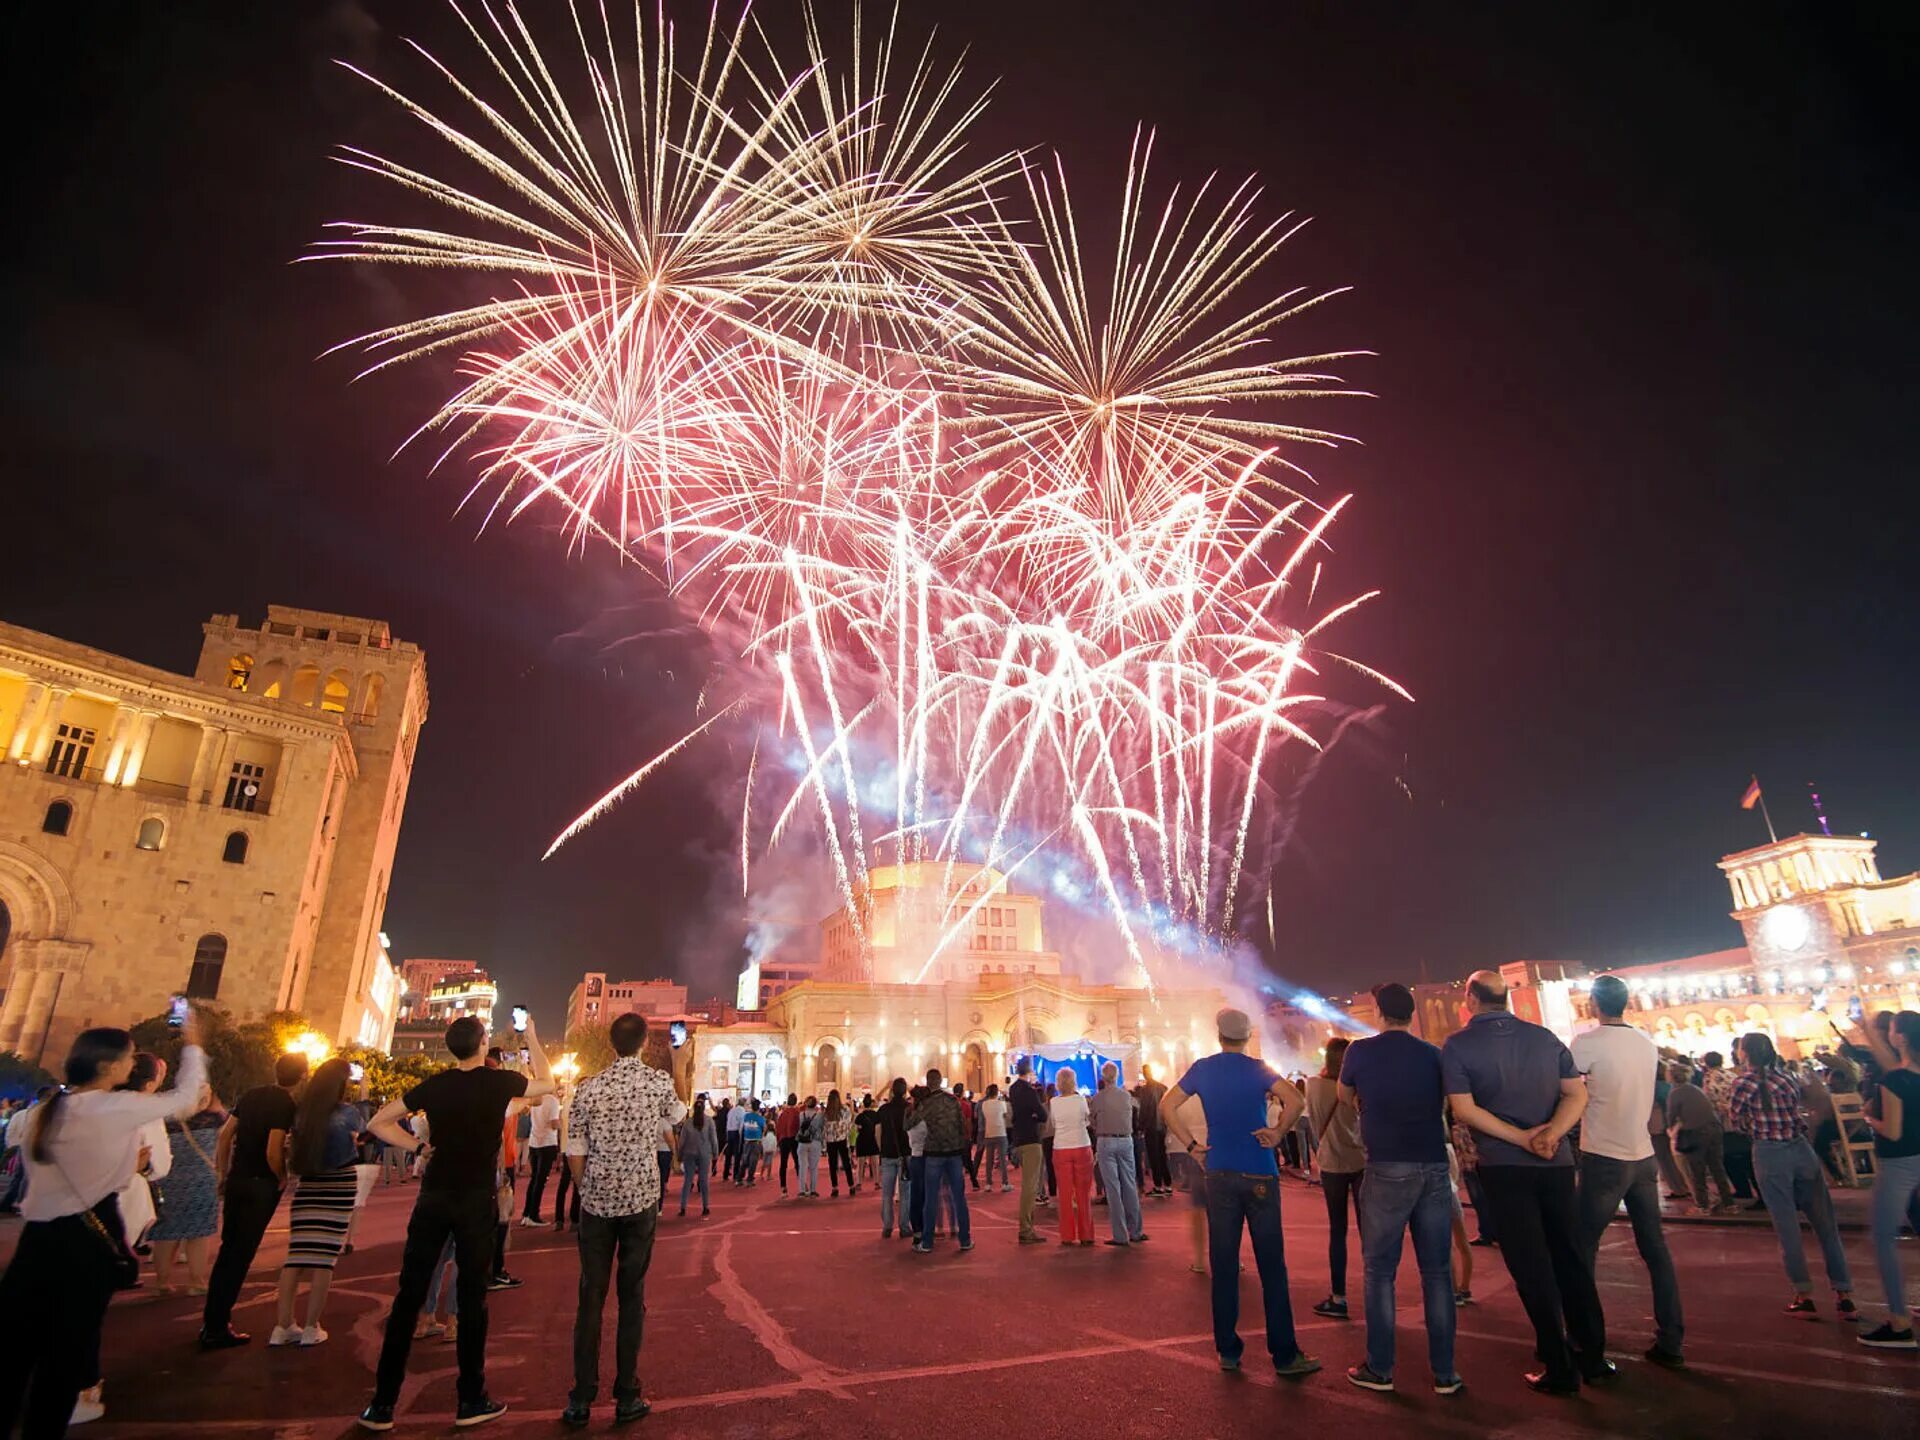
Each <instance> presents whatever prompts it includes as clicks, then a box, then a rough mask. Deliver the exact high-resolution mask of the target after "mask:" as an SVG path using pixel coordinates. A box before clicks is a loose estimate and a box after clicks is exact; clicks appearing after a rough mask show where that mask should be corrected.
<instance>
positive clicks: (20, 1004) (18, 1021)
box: [0, 945, 39, 1052]
mask: <svg viewBox="0 0 1920 1440" xmlns="http://www.w3.org/2000/svg"><path fill="white" fill-rule="evenodd" d="M25 949H26V947H25V946H24V945H22V946H18V947H16V950H17V951H24V950H25ZM38 973H39V972H38V971H35V970H29V969H28V968H27V957H26V955H25V954H24V953H16V954H15V955H14V957H13V978H12V980H11V981H9V982H8V984H7V999H6V1003H5V1004H4V1005H0V1052H5V1051H8V1050H18V1049H19V1048H20V1031H21V1029H22V1028H23V1027H24V1026H25V1024H26V1019H27V1001H28V1000H29V999H30V998H31V997H32V995H33V982H34V979H35V978H36V976H37V975H38Z"/></svg>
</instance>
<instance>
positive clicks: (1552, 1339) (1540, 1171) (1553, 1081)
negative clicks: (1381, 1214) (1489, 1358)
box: [1440, 970, 1619, 1395]
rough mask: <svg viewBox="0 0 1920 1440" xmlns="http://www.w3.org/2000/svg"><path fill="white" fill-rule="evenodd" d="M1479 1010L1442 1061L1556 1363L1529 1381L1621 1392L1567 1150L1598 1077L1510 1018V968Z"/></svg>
mask: <svg viewBox="0 0 1920 1440" xmlns="http://www.w3.org/2000/svg"><path fill="white" fill-rule="evenodd" d="M1467 1013H1468V1015H1469V1016H1470V1018H1469V1020H1468V1021H1467V1027H1466V1028H1465V1029H1464V1030H1459V1031H1456V1032H1455V1033H1454V1034H1452V1035H1450V1036H1448V1037H1447V1043H1446V1045H1445V1046H1444V1047H1442V1049H1441V1051H1440V1059H1441V1064H1442V1066H1443V1068H1444V1071H1445V1078H1446V1087H1447V1100H1448V1103H1449V1104H1451V1105H1452V1106H1453V1113H1454V1118H1456V1119H1457V1120H1459V1121H1460V1122H1461V1123H1462V1124H1463V1125H1466V1126H1467V1127H1469V1128H1470V1129H1472V1130H1473V1131H1474V1132H1475V1134H1476V1135H1477V1136H1478V1139H1477V1141H1476V1148H1477V1149H1478V1151H1479V1155H1480V1184H1481V1187H1482V1188H1483V1189H1484V1190H1485V1192H1486V1197H1487V1205H1488V1207H1489V1208H1490V1209H1491V1210H1492V1212H1493V1225H1494V1234H1496V1235H1498V1236H1499V1237H1500V1258H1501V1259H1503V1260H1505V1261H1506V1262H1507V1273H1508V1274H1509V1275H1511V1276H1512V1277H1513V1288H1514V1289H1515V1290H1516V1291H1518V1292H1519V1294H1520V1303H1521V1304H1522V1305H1524V1306H1525V1307H1526V1310H1527V1318H1528V1319H1529V1320H1531V1321H1532V1322H1533V1334H1534V1340H1535V1342H1536V1349H1537V1350H1538V1351H1539V1355H1540V1358H1541V1360H1542V1361H1543V1362H1544V1363H1545V1365H1546V1368H1545V1369H1544V1370H1541V1371H1538V1372H1536V1373H1534V1374H1530V1375H1528V1376H1527V1384H1528V1385H1530V1386H1532V1387H1533V1388H1534V1389H1535V1390H1537V1391H1539V1392H1540V1393H1541V1394H1543V1395H1573V1394H1577V1393H1578V1392H1579V1389H1580V1382H1581V1381H1582V1380H1585V1381H1586V1382H1587V1383H1588V1384H1590V1385H1604V1384H1609V1383H1611V1382H1612V1381H1614V1380H1616V1379H1618V1378H1619V1371H1618V1370H1616V1369H1615V1368H1614V1364H1613V1362H1612V1361H1611V1360H1609V1359H1607V1322H1606V1316H1605V1315H1604V1314H1603V1313H1602V1311H1601V1309H1600V1293H1599V1291H1598V1290H1596V1289H1595V1288H1594V1284H1593V1265H1592V1259H1591V1257H1590V1255H1589V1254H1588V1252H1587V1248H1586V1245H1585V1244H1584V1243H1583V1237H1582V1234H1581V1226H1580V1214H1579V1208H1578V1205H1577V1203H1576V1201H1575V1197H1574V1183H1573V1155H1572V1153H1571V1151H1570V1149H1569V1148H1568V1145H1567V1132H1568V1131H1569V1130H1571V1129H1573V1127H1574V1126H1575V1125H1577V1124H1578V1123H1579V1121H1580V1116H1581V1114H1582V1112H1584V1111H1585V1110H1586V1108H1587V1085H1586V1081H1584V1080H1583V1079H1581V1078H1580V1072H1579V1070H1578V1069H1576V1068H1575V1066H1574V1063H1573V1054H1572V1052H1571V1051H1569V1050H1568V1049H1567V1047H1566V1046H1565V1045H1563V1044H1562V1043H1561V1042H1560V1037H1559V1036H1557V1035H1555V1034H1554V1033H1553V1032H1552V1031H1551V1030H1548V1029H1546V1028H1545V1027H1544V1026H1540V1025H1533V1024H1530V1023H1528V1022H1527V1021H1525V1020H1522V1019H1520V1018H1519V1017H1517V1016H1515V1015H1512V1014H1510V1013H1509V1012H1508V1010H1507V983H1506V981H1505V980H1503V979H1501V977H1500V972H1499V971H1497V970H1476V971H1475V972H1474V973H1473V974H1472V975H1471V976H1469V977H1468V979H1467ZM1563 1317H1564V1324H1563V1323H1562V1321H1563ZM1569 1339H1571V1342H1572V1343H1571V1344H1569V1343H1568V1342H1569Z"/></svg>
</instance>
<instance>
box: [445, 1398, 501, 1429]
mask: <svg viewBox="0 0 1920 1440" xmlns="http://www.w3.org/2000/svg"><path fill="white" fill-rule="evenodd" d="M506 1413H507V1407H506V1406H505V1405H503V1404H502V1403H501V1402H500V1401H498V1400H495V1399H494V1398H493V1397H492V1396H490V1395H482V1396H481V1397H480V1398H479V1399H478V1400H475V1401H473V1402H471V1403H469V1402H467V1401H465V1400H463V1401H461V1402H460V1408H459V1409H458V1410H456V1411H454V1414H453V1423H454V1424H455V1425H457V1426H460V1427H462V1428H464V1427H466V1426H469V1425H484V1424H486V1423H487V1422H488V1421H489V1420H498V1419H499V1418H500V1417H501V1416H502V1415H504V1414H506Z"/></svg>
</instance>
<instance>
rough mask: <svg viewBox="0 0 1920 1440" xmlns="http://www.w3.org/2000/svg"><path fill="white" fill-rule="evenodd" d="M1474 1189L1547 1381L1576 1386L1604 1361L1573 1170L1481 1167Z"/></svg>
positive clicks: (1601, 1321)
mask: <svg viewBox="0 0 1920 1440" xmlns="http://www.w3.org/2000/svg"><path fill="white" fill-rule="evenodd" d="M1480 1185H1481V1188H1482V1189H1483V1190H1485V1192H1486V1197H1487V1205H1488V1207H1489V1208H1490V1209H1491V1210H1492V1212H1493V1223H1494V1226H1495V1233H1496V1234H1497V1235H1498V1236H1499V1237H1500V1258H1501V1259H1503V1260H1505V1261H1506V1262H1507V1273H1508V1274H1509V1275H1511V1276H1512V1277H1513V1288H1514V1289H1515V1290H1517V1291H1518V1292H1519V1294H1520V1303H1521V1304H1522V1305H1523V1306H1525V1307H1526V1311H1527V1319H1529V1320H1531V1321H1532V1322H1533V1338H1534V1342H1535V1345H1536V1348H1537V1349H1538V1350H1539V1352H1540V1358H1541V1360H1542V1361H1543V1363H1545V1365H1546V1367H1547V1374H1548V1375H1549V1376H1551V1377H1552V1378H1553V1381H1554V1383H1556V1384H1562V1385H1570V1384H1576V1383H1578V1380H1579V1376H1580V1370H1581V1367H1582V1366H1584V1367H1586V1368H1587V1369H1589V1370H1591V1369H1593V1368H1594V1367H1595V1366H1597V1365H1598V1364H1599V1362H1600V1361H1601V1360H1603V1359H1604V1358H1606V1352H1607V1322H1606V1316H1605V1315H1604V1314H1603V1313H1602V1311H1601V1309H1600V1292H1599V1291H1598V1290H1596V1289H1595V1288H1594V1284H1593V1265H1592V1263H1591V1260H1590V1259H1589V1257H1588V1254H1587V1248H1586V1246H1585V1244H1584V1243H1583V1242H1582V1238H1581V1233H1580V1212H1579V1206H1578V1203H1577V1201H1576V1199H1575V1196H1574V1184H1573V1167H1572V1166H1571V1165H1539V1166H1533V1165H1487V1164H1482V1165H1481V1166H1480ZM1569 1340H1571V1342H1572V1343H1571V1345H1570V1344H1569V1343H1568V1342H1569ZM1576 1351H1577V1352H1578V1359H1576V1358H1575V1352H1576Z"/></svg>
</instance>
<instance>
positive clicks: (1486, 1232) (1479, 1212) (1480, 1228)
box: [1460, 1165, 1500, 1240]
mask: <svg viewBox="0 0 1920 1440" xmlns="http://www.w3.org/2000/svg"><path fill="white" fill-rule="evenodd" d="M1460 1178H1461V1179H1462V1180H1464V1181H1466V1184H1467V1199H1468V1200H1469V1201H1470V1202H1472V1205H1473V1224H1474V1229H1475V1232H1476V1236H1477V1238H1479V1239H1481V1240H1498V1239H1499V1238H1500V1237H1499V1236H1498V1235H1496V1234H1494V1233H1493V1216H1492V1215H1490V1214H1488V1213H1487V1187H1486V1186H1484V1185H1482V1184H1481V1183H1480V1172H1479V1171H1478V1170H1477V1169H1469V1168H1467V1167H1466V1166H1464V1165H1463V1166H1462V1167H1461V1168H1460Z"/></svg>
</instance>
